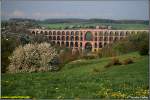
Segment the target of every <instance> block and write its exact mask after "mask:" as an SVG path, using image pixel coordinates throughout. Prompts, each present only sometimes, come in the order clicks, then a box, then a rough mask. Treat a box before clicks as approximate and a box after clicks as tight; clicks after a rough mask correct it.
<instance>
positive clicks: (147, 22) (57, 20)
mask: <svg viewBox="0 0 150 100" xmlns="http://www.w3.org/2000/svg"><path fill="white" fill-rule="evenodd" d="M9 20H10V21H30V22H36V23H43V24H44V23H45V24H50V23H116V24H147V25H148V24H149V21H148V20H111V19H94V18H93V19H78V18H64V19H45V20H35V19H24V18H12V19H9Z"/></svg>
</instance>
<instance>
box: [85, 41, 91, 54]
mask: <svg viewBox="0 0 150 100" xmlns="http://www.w3.org/2000/svg"><path fill="white" fill-rule="evenodd" d="M85 51H86V52H91V51H92V44H91V43H90V42H87V43H86V44H85Z"/></svg>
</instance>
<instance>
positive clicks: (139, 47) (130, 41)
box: [112, 32, 149, 55]
mask: <svg viewBox="0 0 150 100" xmlns="http://www.w3.org/2000/svg"><path fill="white" fill-rule="evenodd" d="M112 47H113V49H114V50H115V51H117V52H119V53H129V52H133V51H138V52H139V53H140V54H141V55H148V51H149V33H147V32H143V33H138V34H133V35H130V36H128V37H127V38H126V39H123V40H120V41H117V42H115V43H113V46H112Z"/></svg>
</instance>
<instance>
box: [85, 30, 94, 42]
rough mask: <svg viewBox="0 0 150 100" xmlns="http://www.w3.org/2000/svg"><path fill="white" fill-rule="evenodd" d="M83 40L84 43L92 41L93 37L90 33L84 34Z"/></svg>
mask: <svg viewBox="0 0 150 100" xmlns="http://www.w3.org/2000/svg"><path fill="white" fill-rule="evenodd" d="M85 40H86V41H93V35H92V33H91V32H90V31H88V32H86V34H85Z"/></svg>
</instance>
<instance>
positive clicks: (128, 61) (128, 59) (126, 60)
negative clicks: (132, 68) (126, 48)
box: [123, 58, 134, 65]
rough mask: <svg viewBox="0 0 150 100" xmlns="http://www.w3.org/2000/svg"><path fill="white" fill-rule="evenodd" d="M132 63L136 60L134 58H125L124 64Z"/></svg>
mask: <svg viewBox="0 0 150 100" xmlns="http://www.w3.org/2000/svg"><path fill="white" fill-rule="evenodd" d="M132 63H134V62H133V60H132V59H131V58H127V59H125V60H124V61H123V64H124V65H127V64H132Z"/></svg>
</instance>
